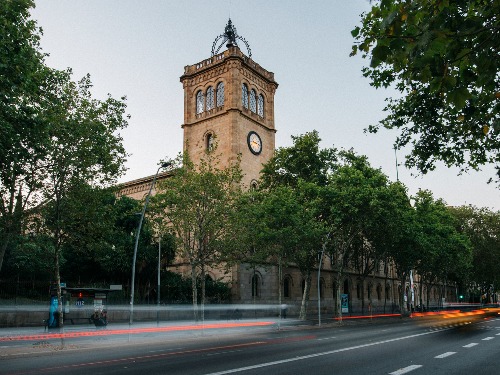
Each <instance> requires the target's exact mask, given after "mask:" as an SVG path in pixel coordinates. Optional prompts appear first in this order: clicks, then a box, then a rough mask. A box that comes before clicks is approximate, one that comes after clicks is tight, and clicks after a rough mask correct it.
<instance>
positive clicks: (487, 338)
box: [483, 337, 494, 341]
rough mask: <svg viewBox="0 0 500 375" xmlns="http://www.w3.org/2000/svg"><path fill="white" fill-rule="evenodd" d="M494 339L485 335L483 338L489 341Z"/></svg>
mask: <svg viewBox="0 0 500 375" xmlns="http://www.w3.org/2000/svg"><path fill="white" fill-rule="evenodd" d="M493 339H494V337H485V338H484V339H483V341H488V340H493Z"/></svg>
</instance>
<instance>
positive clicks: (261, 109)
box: [257, 94, 264, 117]
mask: <svg viewBox="0 0 500 375" xmlns="http://www.w3.org/2000/svg"><path fill="white" fill-rule="evenodd" d="M257 112H258V114H259V116H260V117H264V97H263V96H262V94H259V101H258V103H257Z"/></svg>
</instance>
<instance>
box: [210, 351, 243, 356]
mask: <svg viewBox="0 0 500 375" xmlns="http://www.w3.org/2000/svg"><path fill="white" fill-rule="evenodd" d="M242 351H243V350H241V349H240V350H227V351H225V352H218V353H209V354H207V357H210V356H213V355H221V354H227V353H236V352H242Z"/></svg>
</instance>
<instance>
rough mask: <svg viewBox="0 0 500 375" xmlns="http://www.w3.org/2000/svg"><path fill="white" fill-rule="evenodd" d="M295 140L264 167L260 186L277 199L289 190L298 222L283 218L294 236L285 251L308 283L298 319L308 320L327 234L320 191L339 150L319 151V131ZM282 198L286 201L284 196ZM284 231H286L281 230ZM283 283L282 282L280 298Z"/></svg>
mask: <svg viewBox="0 0 500 375" xmlns="http://www.w3.org/2000/svg"><path fill="white" fill-rule="evenodd" d="M292 140H293V146H291V147H282V148H279V149H278V150H276V152H275V153H274V155H273V157H272V158H271V159H270V160H269V161H268V162H267V163H266V164H264V166H263V169H262V171H261V184H260V187H261V189H262V191H265V192H266V194H273V193H274V192H276V193H277V194H278V196H279V194H283V193H284V190H283V189H285V188H287V189H290V192H289V193H288V194H289V199H287V200H286V203H288V204H289V205H290V206H289V209H290V212H288V213H287V214H288V215H292V213H293V215H295V216H293V217H294V218H295V219H296V220H291V221H290V220H288V218H281V219H282V220H283V222H284V223H285V222H286V223H288V224H287V225H289V226H290V228H289V229H290V230H291V231H292V232H293V233H294V235H293V236H292V237H291V238H290V239H289V240H288V243H289V246H288V248H287V249H286V251H287V258H288V260H289V261H291V262H292V263H293V264H294V265H295V266H296V267H297V268H298V269H299V270H300V273H301V275H302V277H303V279H304V281H305V285H304V291H303V295H302V303H301V309H300V314H299V318H300V319H306V316H307V304H308V301H309V293H310V288H311V276H312V272H313V270H314V268H315V267H316V266H317V264H318V260H319V258H318V254H319V253H320V250H321V246H322V241H323V239H324V237H325V236H326V235H327V229H326V227H325V225H324V222H323V220H322V217H323V216H324V215H323V213H324V212H323V211H324V206H323V204H322V203H323V202H322V201H321V189H323V188H324V186H325V185H326V184H327V181H328V175H329V173H330V172H331V170H332V168H333V167H334V165H335V162H336V150H335V149H334V148H327V149H320V147H319V143H320V141H321V139H320V138H319V135H318V132H317V131H312V132H309V133H306V134H304V135H300V136H296V137H295V136H292ZM281 197H282V198H284V197H285V195H281ZM292 203H293V204H292ZM295 209H296V210H297V211H295ZM278 212H279V211H278ZM271 220H274V218H271ZM276 229H277V228H276ZM281 229H284V228H280V229H279V230H281ZM278 248H280V247H278ZM278 248H274V249H275V250H276V249H278ZM278 253H279V251H278ZM278 260H280V258H278ZM280 265H281V263H279V266H280ZM281 283H282V280H281V279H280V280H279V285H280V297H281ZM318 298H319V296H318ZM280 304H281V302H280Z"/></svg>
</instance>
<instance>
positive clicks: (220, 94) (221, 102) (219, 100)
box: [217, 82, 224, 107]
mask: <svg viewBox="0 0 500 375" xmlns="http://www.w3.org/2000/svg"><path fill="white" fill-rule="evenodd" d="M223 105H224V82H219V84H218V85H217V107H222V106H223Z"/></svg>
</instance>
